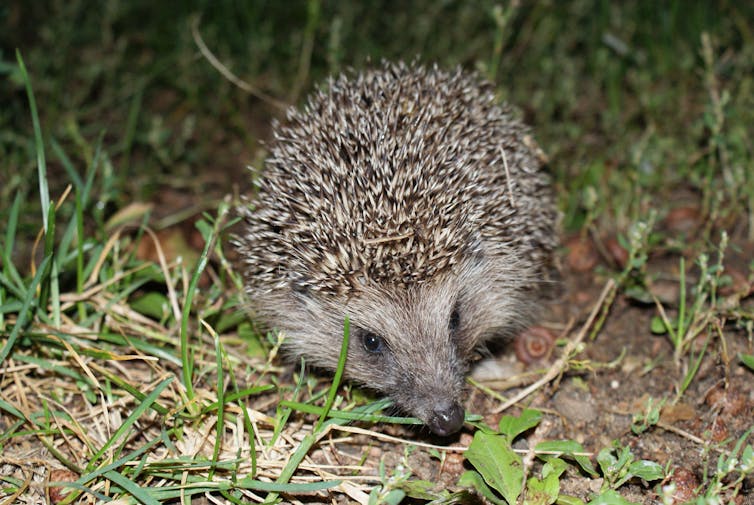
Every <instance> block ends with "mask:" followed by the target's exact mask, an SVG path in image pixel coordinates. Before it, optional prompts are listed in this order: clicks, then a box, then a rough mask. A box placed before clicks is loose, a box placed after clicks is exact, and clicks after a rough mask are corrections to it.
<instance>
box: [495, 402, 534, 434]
mask: <svg viewBox="0 0 754 505" xmlns="http://www.w3.org/2000/svg"><path fill="white" fill-rule="evenodd" d="M541 420H542V412H540V411H539V410H534V409H525V410H524V411H523V412H521V415H520V416H518V417H513V416H503V417H502V419H500V423H499V424H498V429H499V430H500V433H502V434H503V435H506V436H507V437H508V439H509V440H511V441H513V439H514V438H516V437H517V436H519V435H520V434H521V433H523V432H525V431H526V430H528V429H531V428H533V427H535V426H536V425H538V424H539V422H540V421H541Z"/></svg>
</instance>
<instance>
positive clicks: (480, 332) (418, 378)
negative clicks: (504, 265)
mask: <svg viewBox="0 0 754 505" xmlns="http://www.w3.org/2000/svg"><path fill="white" fill-rule="evenodd" d="M500 265H501V262H500V261H499V260H492V259H488V258H481V259H480V258H475V259H473V260H469V263H468V265H464V266H462V267H461V268H459V269H458V272H459V273H458V274H447V275H445V276H443V277H442V278H438V279H435V280H434V281H433V282H429V283H422V284H420V285H417V286H413V287H410V288H406V287H397V286H384V285H378V284H366V285H364V286H363V288H362V289H360V290H358V291H356V292H351V293H350V295H349V296H348V298H347V299H344V298H342V297H339V296H329V295H326V294H315V293H312V292H307V291H301V290H298V291H292V292H291V293H290V294H289V297H284V298H283V299H278V300H271V301H269V305H270V306H274V305H276V304H277V306H276V307H275V308H274V310H276V311H279V312H280V313H281V314H288V315H289V316H288V317H285V318H283V317H278V318H277V319H278V320H279V321H281V322H284V324H283V325H282V326H283V327H282V329H283V330H284V331H285V332H286V333H287V346H288V349H289V350H290V351H292V352H293V353H294V354H297V355H301V356H305V357H306V359H307V362H309V363H311V364H313V365H315V366H319V367H323V368H328V369H331V370H333V369H335V368H336V367H337V363H338V350H339V349H340V346H341V339H342V334H343V318H344V317H345V315H346V314H347V315H348V316H349V318H350V321H351V337H350V344H349V349H348V360H347V362H346V375H347V376H348V377H349V378H351V379H354V380H357V381H359V382H361V383H363V384H365V385H367V386H369V387H371V388H373V389H376V390H378V391H380V392H383V393H385V394H387V395H388V396H390V397H391V398H392V399H393V400H394V401H395V403H396V405H397V406H398V407H399V408H400V409H402V410H404V411H405V412H407V413H409V414H411V415H414V416H416V417H418V418H419V419H421V420H422V421H423V422H424V423H426V424H427V426H429V428H430V429H431V430H432V431H433V432H435V433H437V434H439V435H448V434H451V433H454V432H456V431H458V430H459V429H460V428H461V426H462V425H463V420H464V411H463V408H462V407H461V401H462V397H463V389H464V382H465V374H466V372H467V370H468V365H469V361H470V360H471V358H472V356H473V354H474V351H475V349H476V348H477V346H478V344H480V343H481V342H482V341H484V340H486V339H487V338H489V337H491V336H494V335H500V334H505V333H510V330H511V328H514V327H515V326H516V321H517V319H519V318H520V316H521V315H522V314H521V312H522V307H523V305H524V304H523V303H522V301H521V295H522V289H521V286H520V285H518V284H516V282H515V281H512V280H511V279H515V276H513V275H511V273H510V270H502V269H501V268H500ZM290 314H295V316H294V317H291V316H290Z"/></svg>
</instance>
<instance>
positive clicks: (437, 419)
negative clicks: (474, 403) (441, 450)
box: [427, 400, 464, 437]
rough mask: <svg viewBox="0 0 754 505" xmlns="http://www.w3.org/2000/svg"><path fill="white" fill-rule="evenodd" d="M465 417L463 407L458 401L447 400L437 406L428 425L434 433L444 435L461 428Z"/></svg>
mask: <svg viewBox="0 0 754 505" xmlns="http://www.w3.org/2000/svg"><path fill="white" fill-rule="evenodd" d="M463 418H464V412H463V407H461V406H460V405H459V404H457V403H456V402H453V401H450V400H445V401H441V402H439V403H438V404H437V405H436V406H435V408H434V410H433V411H432V415H431V417H430V418H429V421H428V422H427V425H428V426H429V429H430V430H432V431H433V432H434V433H436V434H437V435H440V436H442V437H444V436H446V435H450V434H451V433H455V432H456V431H458V430H460V429H461V426H463Z"/></svg>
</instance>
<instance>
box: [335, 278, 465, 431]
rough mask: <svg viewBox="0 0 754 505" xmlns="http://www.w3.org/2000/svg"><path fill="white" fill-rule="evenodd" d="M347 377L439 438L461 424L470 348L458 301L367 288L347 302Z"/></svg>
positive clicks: (446, 295) (429, 293)
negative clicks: (386, 397)
mask: <svg viewBox="0 0 754 505" xmlns="http://www.w3.org/2000/svg"><path fill="white" fill-rule="evenodd" d="M349 313H351V314H353V315H352V316H351V317H352V319H351V321H352V323H351V328H352V330H351V343H350V347H349V355H348V361H347V364H346V369H347V372H348V375H349V376H351V377H352V378H354V379H356V380H359V381H361V382H363V383H365V384H367V385H369V386H371V387H374V388H376V389H378V390H380V391H382V392H384V393H386V394H387V395H389V396H390V397H391V398H392V399H393V400H394V401H395V403H396V405H397V406H398V407H399V408H401V409H402V410H404V411H406V412H408V413H410V414H412V415H414V416H416V417H418V418H419V419H421V420H422V421H424V422H425V423H426V424H427V426H429V428H430V429H431V430H432V431H433V432H435V433H437V434H438V435H448V434H451V433H454V432H456V431H458V430H459V429H460V428H461V426H462V425H463V421H464V410H463V407H462V406H461V398H462V393H463V386H464V376H465V374H466V370H467V363H468V358H469V354H470V351H471V348H473V345H470V343H469V342H467V341H466V340H465V339H464V338H463V333H462V331H463V326H464V324H465V321H464V316H463V310H462V305H461V302H460V300H458V299H457V295H456V294H455V293H453V292H450V291H447V290H445V289H415V290H408V291H405V290H404V291H402V292H397V293H396V292H393V293H385V292H384V291H383V290H375V291H374V292H372V291H369V290H366V291H365V292H364V293H362V294H361V296H360V297H359V299H358V300H353V301H352V302H351V303H350V304H349Z"/></svg>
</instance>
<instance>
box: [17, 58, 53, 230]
mask: <svg viewBox="0 0 754 505" xmlns="http://www.w3.org/2000/svg"><path fill="white" fill-rule="evenodd" d="M16 60H17V61H18V68H19V70H20V71H21V78H22V79H23V81H24V85H25V86H26V94H27V96H28V99H29V108H30V109H31V121H32V125H33V127H34V144H35V148H36V151H37V173H38V176H39V197H40V199H41V201H42V220H43V223H44V229H45V232H47V214H48V212H49V208H50V189H49V188H48V187H47V162H46V161H45V151H44V142H43V139H42V128H41V127H40V126H39V114H37V102H36V100H34V90H33V89H32V87H31V79H30V78H29V74H28V72H26V65H24V59H23V58H22V57H21V51H19V50H18V49H16Z"/></svg>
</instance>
